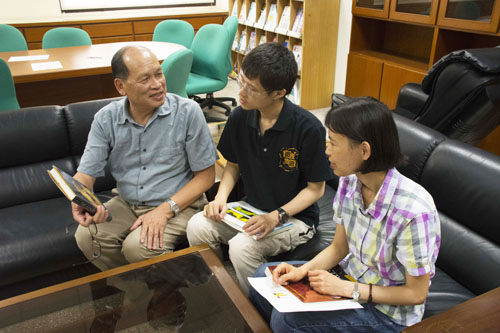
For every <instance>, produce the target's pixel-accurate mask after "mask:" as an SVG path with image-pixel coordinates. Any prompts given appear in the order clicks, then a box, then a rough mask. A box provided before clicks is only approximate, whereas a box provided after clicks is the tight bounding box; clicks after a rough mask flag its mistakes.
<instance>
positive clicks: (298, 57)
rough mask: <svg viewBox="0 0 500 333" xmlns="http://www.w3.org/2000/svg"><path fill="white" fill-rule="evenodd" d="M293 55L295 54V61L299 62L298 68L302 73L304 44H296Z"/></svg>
mask: <svg viewBox="0 0 500 333" xmlns="http://www.w3.org/2000/svg"><path fill="white" fill-rule="evenodd" d="M292 52H293V55H294V56H295V61H296V62H297V68H298V71H299V74H300V71H301V69H302V45H300V44H295V45H294V46H293V48H292Z"/></svg>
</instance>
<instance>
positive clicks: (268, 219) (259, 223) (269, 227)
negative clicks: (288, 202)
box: [243, 210, 280, 240]
mask: <svg viewBox="0 0 500 333" xmlns="http://www.w3.org/2000/svg"><path fill="white" fill-rule="evenodd" d="M279 221H280V218H279V215H278V211H276V210H275V211H272V212H270V213H267V214H264V215H255V216H252V217H251V218H250V219H249V220H248V222H247V223H246V224H245V226H244V227H243V230H245V232H246V233H248V234H249V235H250V236H253V235H257V234H260V235H259V236H258V237H257V240H259V239H261V238H264V237H265V236H266V235H267V234H268V233H270V232H271V231H273V229H274V228H275V227H276V226H277V225H278V223H279Z"/></svg>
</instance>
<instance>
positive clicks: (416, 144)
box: [393, 113, 446, 183]
mask: <svg viewBox="0 0 500 333" xmlns="http://www.w3.org/2000/svg"><path fill="white" fill-rule="evenodd" d="M393 118H394V121H395V123H396V127H397V129H398V135H399V145H400V148H401V152H402V153H403V154H404V155H405V156H406V157H407V158H408V161H407V163H406V164H405V165H401V166H399V167H398V168H397V169H398V170H399V172H401V173H402V174H403V175H405V176H406V177H408V178H410V179H412V180H414V181H416V182H417V183H419V182H420V178H421V175H422V170H423V168H424V166H425V163H426V162H427V159H428V158H429V156H430V155H431V153H432V151H433V150H434V149H435V148H436V146H437V145H438V144H440V143H441V142H443V141H444V140H445V139H446V137H445V136H444V135H442V134H441V133H439V132H437V131H434V130H433V129H430V128H428V127H426V126H422V125H420V124H418V123H416V122H414V121H412V120H409V119H407V118H405V117H402V116H400V115H398V114H395V113H393Z"/></svg>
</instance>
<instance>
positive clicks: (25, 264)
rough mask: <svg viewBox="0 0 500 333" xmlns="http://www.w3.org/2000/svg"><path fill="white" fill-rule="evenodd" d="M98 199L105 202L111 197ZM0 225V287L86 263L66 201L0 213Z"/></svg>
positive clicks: (12, 209) (16, 207)
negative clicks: (0, 224)
mask: <svg viewBox="0 0 500 333" xmlns="http://www.w3.org/2000/svg"><path fill="white" fill-rule="evenodd" d="M54 186H55V185H54ZM99 197H100V198H101V200H103V201H107V200H108V199H110V198H111V193H100V194H99ZM0 221H1V223H2V226H1V228H0V277H1V278H0V285H8V284H10V283H14V282H18V281H22V280H26V279H29V278H32V277H36V276H39V275H43V274H46V273H51V272H55V271H59V270H61V269H66V268H69V267H71V266H72V265H75V264H79V263H83V262H85V261H86V259H85V257H84V256H83V254H82V253H81V251H80V250H79V249H78V246H77V245H76V241H75V239H74V233H75V231H76V227H77V224H76V222H74V221H73V217H72V215H71V206H70V204H69V201H68V199H66V198H65V197H59V198H55V199H49V200H40V201H37V202H33V203H28V204H24V205H17V206H13V207H8V208H4V209H0Z"/></svg>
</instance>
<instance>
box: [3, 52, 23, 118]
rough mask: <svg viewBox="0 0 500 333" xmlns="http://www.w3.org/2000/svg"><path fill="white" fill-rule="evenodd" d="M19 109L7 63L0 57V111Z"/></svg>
mask: <svg viewBox="0 0 500 333" xmlns="http://www.w3.org/2000/svg"><path fill="white" fill-rule="evenodd" d="M16 109H19V103H18V101H17V97H16V86H15V85H14V80H13V79H12V74H11V73H10V68H9V66H8V65H7V63H6V62H5V61H4V60H3V59H1V58H0V111H4V110H16Z"/></svg>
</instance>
